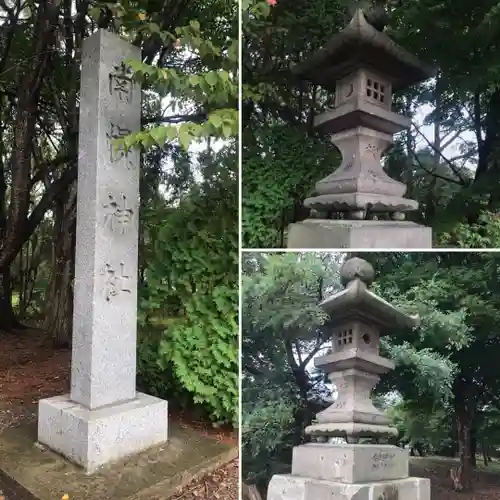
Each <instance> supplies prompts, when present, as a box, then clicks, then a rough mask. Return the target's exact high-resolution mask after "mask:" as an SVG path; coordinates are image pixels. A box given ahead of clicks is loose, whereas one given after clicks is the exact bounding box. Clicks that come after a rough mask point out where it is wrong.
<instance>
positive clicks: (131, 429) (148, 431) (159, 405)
mask: <svg viewBox="0 0 500 500" xmlns="http://www.w3.org/2000/svg"><path fill="white" fill-rule="evenodd" d="M167 437H168V406H167V402H166V401H163V400H162V399H159V398H155V397H153V396H149V395H147V394H142V393H137V397H136V398H135V399H134V400H132V401H127V402H124V403H120V404H117V405H111V406H106V407H104V408H99V409H97V410H89V409H87V408H85V407H83V406H82V405H80V404H77V403H75V402H74V401H71V399H70V397H69V394H68V395H64V396H56V397H53V398H48V399H42V400H40V401H39V403H38V441H39V443H41V444H43V445H46V446H48V447H49V448H51V449H52V450H54V451H57V452H58V453H60V454H61V455H63V456H64V457H66V458H67V459H68V460H70V461H71V462H74V463H76V464H78V465H80V466H82V467H83V468H84V469H85V470H86V471H87V472H88V473H92V472H94V471H96V470H97V468H98V467H99V466H101V465H104V464H107V463H109V462H113V461H116V460H119V459H120V458H123V457H126V456H129V455H133V454H135V453H139V452H141V451H144V450H146V449H148V448H150V447H152V446H155V445H158V444H161V443H164V442H165V441H167Z"/></svg>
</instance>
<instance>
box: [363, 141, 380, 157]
mask: <svg viewBox="0 0 500 500" xmlns="http://www.w3.org/2000/svg"><path fill="white" fill-rule="evenodd" d="M365 150H366V152H367V153H371V154H372V155H373V157H374V158H377V155H378V147H377V146H375V145H374V144H368V145H367V146H366V148H365Z"/></svg>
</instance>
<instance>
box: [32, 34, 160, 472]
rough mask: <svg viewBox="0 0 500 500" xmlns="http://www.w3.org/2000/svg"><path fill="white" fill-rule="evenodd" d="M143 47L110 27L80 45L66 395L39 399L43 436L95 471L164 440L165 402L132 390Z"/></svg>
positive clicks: (86, 468)
mask: <svg viewBox="0 0 500 500" xmlns="http://www.w3.org/2000/svg"><path fill="white" fill-rule="evenodd" d="M140 57H141V51H140V49H139V48H138V47H135V46H133V45H131V44H129V43H127V42H125V41H123V40H122V39H120V38H119V37H118V36H116V35H114V34H113V33H110V32H108V31H106V30H99V31H98V32H96V33H95V34H93V35H92V36H90V37H89V38H87V39H86V40H85V41H84V43H83V55H82V73H81V94H80V123H79V158H78V206H77V228H76V267H75V282H74V318H73V342H72V360H71V393H70V394H69V395H65V396H60V397H56V398H50V399H45V400H41V401H40V402H39V421H38V432H39V440H40V442H41V443H43V444H45V445H47V446H48V447H50V448H51V449H53V450H55V451H57V452H59V453H61V454H62V455H64V456H65V457H66V458H68V459H69V460H70V461H72V462H75V463H77V464H79V465H81V466H83V467H84V469H85V470H86V471H88V472H93V471H94V470H96V468H97V467H98V466H100V465H102V464H105V463H107V462H110V461H114V460H117V459H119V458H121V457H124V456H128V455H130V454H133V453H137V452H140V451H142V450H145V449H147V448H149V447H151V446H153V445H156V444H159V443H162V442H164V441H166V440H167V418H168V415H167V403H166V402H165V401H162V400H160V399H158V398H153V397H152V396H147V395H145V394H136V347H137V346H136V344H137V257H138V255H137V254H138V227H139V221H138V216H139V167H140V161H139V160H140V158H139V151H138V150H131V151H126V150H125V149H123V148H120V147H119V146H118V145H117V144H116V143H115V142H114V140H115V139H119V138H122V137H124V136H126V135H128V134H129V133H131V132H133V131H137V130H138V129H140V126H141V89H140V87H139V86H138V85H136V84H134V83H132V81H131V79H130V78H129V76H128V75H126V74H125V75H124V74H123V70H122V64H123V62H125V61H126V60H128V59H140Z"/></svg>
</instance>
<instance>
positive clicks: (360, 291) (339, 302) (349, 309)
mask: <svg viewBox="0 0 500 500" xmlns="http://www.w3.org/2000/svg"><path fill="white" fill-rule="evenodd" d="M340 276H341V281H342V284H343V285H344V286H345V287H346V288H345V289H344V290H342V291H340V292H337V293H335V294H334V295H332V296H331V297H328V298H327V299H325V300H324V301H323V302H321V303H320V306H321V307H322V308H323V309H324V311H325V312H326V313H327V314H328V315H329V317H330V321H332V322H339V321H342V320H348V319H351V318H355V317H357V318H360V319H364V321H366V322H367V323H369V324H372V325H373V326H376V327H378V328H381V329H382V330H381V332H380V335H384V333H385V334H387V333H390V332H389V331H387V330H390V329H395V328H413V327H415V326H416V325H418V317H417V316H410V315H409V314H406V313H405V312H403V311H401V310H400V309H398V308H396V307H394V306H393V305H391V304H389V302H387V301H386V300H384V299H383V298H382V297H379V296H378V295H377V294H375V293H373V292H371V291H370V290H369V289H368V286H369V285H370V284H371V283H372V282H373V279H374V277H375V272H374V270H373V267H372V266H371V264H369V263H368V262H366V261H365V260H363V259H360V258H357V257H355V258H352V259H349V260H347V261H346V262H345V263H344V265H343V266H342V269H341V271H340Z"/></svg>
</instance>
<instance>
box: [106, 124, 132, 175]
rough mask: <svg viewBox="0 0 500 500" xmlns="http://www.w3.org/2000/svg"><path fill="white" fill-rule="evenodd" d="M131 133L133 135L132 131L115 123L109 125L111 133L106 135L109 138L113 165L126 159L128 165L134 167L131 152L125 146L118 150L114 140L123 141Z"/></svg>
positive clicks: (110, 156)
mask: <svg viewBox="0 0 500 500" xmlns="http://www.w3.org/2000/svg"><path fill="white" fill-rule="evenodd" d="M130 133H132V131H131V130H129V129H128V128H126V127H120V125H116V124H114V123H110V124H109V131H108V132H107V133H106V137H107V138H108V150H109V159H110V160H111V162H112V163H116V162H117V161H120V160H121V159H122V158H126V159H127V161H128V164H129V165H130V166H133V164H132V161H131V157H130V156H131V155H130V154H129V153H130V151H126V150H125V148H124V147H123V146H120V147H118V148H117V146H116V145H115V144H113V141H114V140H116V139H123V138H124V137H126V136H127V135H129V134H130Z"/></svg>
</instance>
